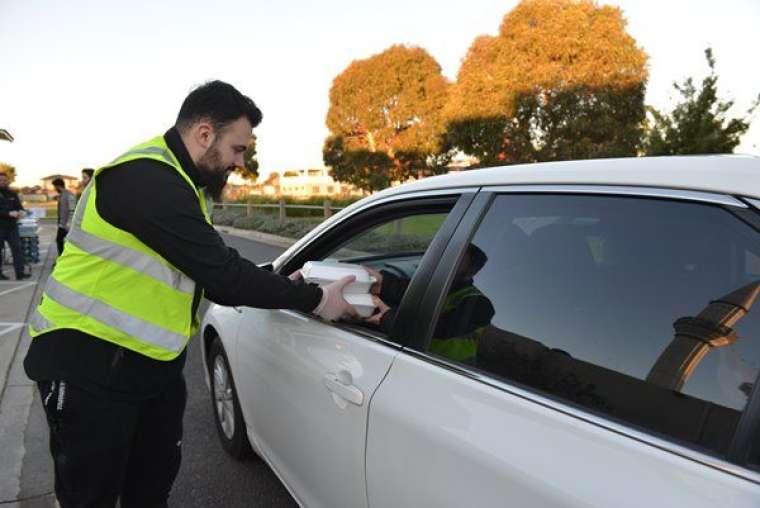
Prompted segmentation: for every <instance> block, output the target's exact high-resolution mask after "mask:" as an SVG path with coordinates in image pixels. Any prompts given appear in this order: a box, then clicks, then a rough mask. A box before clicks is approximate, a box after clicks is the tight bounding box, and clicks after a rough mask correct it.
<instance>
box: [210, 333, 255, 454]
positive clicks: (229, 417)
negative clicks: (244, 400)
mask: <svg viewBox="0 0 760 508" xmlns="http://www.w3.org/2000/svg"><path fill="white" fill-rule="evenodd" d="M208 369H209V377H210V379H211V407H212V411H213V412H214V421H215V422H216V431H217V433H218V434H219V440H220V441H221V442H222V447H223V448H224V451H226V452H227V453H228V454H229V455H230V456H232V457H233V458H235V459H237V460H243V459H245V458H248V457H250V456H251V452H252V450H251V444H250V443H249V442H248V435H247V434H246V425H245V421H244V420H243V413H242V411H241V410H240V401H239V399H238V395H237V390H236V389H235V382H234V380H233V379H232V370H231V369H230V362H229V360H228V359H227V353H226V352H225V351H224V346H223V345H222V340H221V339H220V338H219V337H214V340H213V342H212V343H211V347H210V348H209V354H208Z"/></svg>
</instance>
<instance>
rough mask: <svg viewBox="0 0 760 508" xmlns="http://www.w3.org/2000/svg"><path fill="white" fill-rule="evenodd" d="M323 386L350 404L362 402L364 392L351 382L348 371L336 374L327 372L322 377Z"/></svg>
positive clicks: (360, 403) (358, 404)
mask: <svg viewBox="0 0 760 508" xmlns="http://www.w3.org/2000/svg"><path fill="white" fill-rule="evenodd" d="M322 380H323V382H324V383H325V386H326V387H327V389H328V390H330V391H331V392H332V393H334V394H335V395H337V396H338V397H340V398H341V399H344V400H346V401H348V402H350V403H351V404H356V405H357V406H361V405H362V403H363V402H364V394H363V393H362V391H361V390H359V389H358V388H357V387H355V386H354V385H353V384H351V383H352V381H353V380H352V378H351V374H350V373H349V372H348V371H341V372H340V373H338V374H335V373H334V372H328V373H327V374H325V377H324V378H323V379H322Z"/></svg>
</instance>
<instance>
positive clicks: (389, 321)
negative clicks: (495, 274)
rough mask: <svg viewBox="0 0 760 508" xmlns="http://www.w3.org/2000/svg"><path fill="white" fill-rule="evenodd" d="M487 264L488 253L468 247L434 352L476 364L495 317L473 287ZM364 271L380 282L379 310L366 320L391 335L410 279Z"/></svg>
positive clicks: (377, 289) (376, 290)
mask: <svg viewBox="0 0 760 508" xmlns="http://www.w3.org/2000/svg"><path fill="white" fill-rule="evenodd" d="M487 261H488V257H487V256H486V254H485V252H483V251H482V250H481V249H480V248H478V247H477V246H476V245H475V244H472V243H471V244H469V245H468V246H467V250H466V251H465V254H464V257H463V258H462V261H461V263H460V264H459V266H458V267H457V272H456V274H455V275H454V281H453V283H452V285H451V289H450V290H449V294H448V295H447V296H446V301H445V303H444V307H443V310H442V311H441V315H440V317H439V318H438V324H437V326H436V328H435V333H434V334H433V340H432V343H431V345H430V351H431V352H433V353H436V354H439V355H441V356H445V357H446V358H449V359H451V360H456V361H459V362H463V363H467V364H471V365H474V364H475V360H476V357H477V352H478V343H479V337H480V335H481V334H482V332H483V329H484V328H485V327H486V326H488V325H489V324H490V323H491V319H492V318H493V315H494V308H493V305H492V304H491V301H490V300H489V299H488V298H487V297H486V296H485V295H484V294H483V293H481V292H480V290H478V288H476V287H475V286H474V284H473V277H474V276H475V275H476V274H477V273H478V272H479V271H480V270H481V269H482V268H483V266H485V264H486V262H487ZM364 268H365V269H366V270H367V271H368V272H369V273H370V275H372V276H373V277H374V278H375V279H376V281H377V282H375V283H374V284H373V285H372V288H371V289H370V292H371V293H372V295H373V301H374V303H375V306H376V307H377V309H378V311H377V312H376V313H375V314H373V315H372V316H370V317H368V318H366V320H365V321H366V322H367V323H370V324H372V325H375V326H377V327H379V328H380V329H381V330H382V331H384V332H386V333H388V332H389V331H390V330H391V329H392V328H393V323H394V321H395V319H396V314H397V311H398V305H399V303H400V302H401V299H402V297H403V296H404V293H405V292H406V289H407V287H408V286H409V282H410V279H407V278H403V277H399V276H397V275H394V274H393V273H391V272H389V271H387V270H379V271H378V270H375V269H374V268H371V267H368V266H364Z"/></svg>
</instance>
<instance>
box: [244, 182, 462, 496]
mask: <svg viewBox="0 0 760 508" xmlns="http://www.w3.org/2000/svg"><path fill="white" fill-rule="evenodd" d="M456 202H457V196H446V197H439V198H435V199H433V200H432V201H431V200H430V199H427V200H426V199H423V198H415V197H411V198H407V199H403V200H401V201H397V200H393V202H392V203H390V204H383V203H379V204H377V205H376V206H373V207H371V209H369V210H364V211H361V210H360V211H358V212H356V213H354V214H353V215H352V216H351V217H348V218H346V219H345V220H342V221H340V222H339V223H338V224H337V225H336V226H335V227H333V228H331V229H330V230H329V231H327V232H326V233H325V234H324V235H322V236H320V237H319V238H317V239H315V240H314V241H313V242H312V243H311V244H310V245H308V246H306V247H305V248H303V249H301V250H300V251H299V252H298V253H297V254H295V255H294V257H293V259H290V260H289V261H287V262H286V263H284V264H283V265H281V266H280V267H279V268H280V270H281V271H282V272H283V273H290V271H292V270H294V269H296V268H298V267H300V266H302V264H303V263H304V262H305V261H308V260H323V259H326V258H330V259H333V260H341V261H344V262H346V261H353V262H363V263H367V264H374V266H376V267H378V268H381V266H379V265H378V264H382V263H388V265H392V266H393V267H394V268H393V269H395V270H397V271H400V272H401V273H405V274H406V275H407V276H408V277H416V276H417V275H419V274H417V272H418V269H419V266H420V263H422V261H423V258H425V257H426V256H427V258H430V257H431V256H432V257H433V258H434V257H435V256H436V255H439V254H440V252H438V254H436V253H435V252H434V251H436V250H438V251H441V250H442V249H443V247H444V246H445V240H446V238H445V236H446V234H449V235H450V234H451V233H452V232H453V230H454V227H455V225H456V223H455V222H454V217H451V214H450V213H449V211H450V210H451V208H452V206H454V203H456ZM462 206H464V205H460V207H459V208H457V210H460V209H462ZM457 213H460V212H457ZM431 217H433V220H432V221H431ZM444 224H445V225H446V227H443V225H444ZM407 228H412V230H413V232H412V233H413V234H411V233H410V234H405V231H406V229H407ZM420 231H423V234H421V235H420V234H417V233H420ZM434 240H435V241H434ZM400 246H403V248H404V251H403V252H401V251H400V250H399V249H401V247H400ZM431 249H432V250H431ZM415 256H418V257H415ZM428 264H429V263H428ZM414 284H415V282H414V280H413V281H412V285H414ZM242 312H243V313H244V316H243V323H244V324H243V325H242V326H241V328H240V330H239V333H238V337H237V341H236V342H237V349H236V352H237V360H236V372H235V376H236V381H237V386H238V391H239V397H240V400H241V407H242V411H243V414H244V417H245V420H246V423H247V425H248V427H249V434H250V436H251V439H252V441H253V442H254V444H255V446H256V448H257V449H258V450H259V451H260V452H261V453H262V454H263V455H264V456H265V457H266V459H267V460H268V461H269V463H270V464H271V465H272V467H273V468H274V469H275V471H276V472H277V473H278V475H279V476H280V477H281V478H282V479H283V481H284V483H285V484H286V485H287V486H288V488H289V489H290V491H291V492H292V494H293V495H294V496H295V497H296V499H297V500H298V501H299V503H301V504H302V505H306V506H310V507H330V508H333V507H347V508H349V507H350V508H355V507H361V506H366V504H367V498H366V483H365V475H364V458H365V443H366V429H367V415H368V408H369V405H370V401H371V398H372V396H373V394H374V392H375V390H376V388H377V386H378V385H379V384H380V383H381V381H382V379H383V378H384V377H385V375H386V374H387V372H388V369H389V367H390V365H391V363H392V362H393V359H394V358H395V357H396V356H397V355H398V354H399V351H400V347H401V345H400V344H399V343H398V342H397V341H395V340H394V339H393V337H392V336H391V334H389V333H383V332H381V331H379V330H371V329H368V328H366V327H364V326H362V325H361V324H351V325H349V324H341V323H335V324H331V323H325V322H323V321H321V320H319V319H318V318H316V317H314V316H312V315H309V314H305V313H301V312H295V311H289V310H260V309H248V308H246V309H243V310H242ZM401 321H403V320H401Z"/></svg>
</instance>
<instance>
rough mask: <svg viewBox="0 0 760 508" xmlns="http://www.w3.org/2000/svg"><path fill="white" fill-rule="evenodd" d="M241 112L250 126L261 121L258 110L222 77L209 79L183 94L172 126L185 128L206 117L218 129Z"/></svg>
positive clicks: (236, 117) (222, 128)
mask: <svg viewBox="0 0 760 508" xmlns="http://www.w3.org/2000/svg"><path fill="white" fill-rule="evenodd" d="M242 116H245V117H246V118H248V121H249V122H251V126H252V127H256V126H257V125H258V124H260V123H261V111H260V110H259V108H257V107H256V104H255V103H254V102H253V101H252V100H251V99H250V98H249V97H246V96H245V95H243V94H242V93H240V92H238V91H237V89H236V88H235V87H234V86H232V85H230V84H229V83H225V82H223V81H218V80H217V81H209V82H208V83H204V84H203V85H201V86H199V87H198V88H196V89H195V90H193V91H192V92H190V95H188V96H187V97H186V98H185V101H184V102H183V103H182V107H181V108H180V109H179V115H177V121H176V123H175V126H176V127H177V129H178V130H180V131H185V130H187V129H189V128H190V127H192V126H193V125H195V124H196V123H197V122H199V121H200V120H202V119H206V120H208V121H209V122H210V123H211V125H212V127H213V128H214V130H215V131H216V132H217V133H219V132H221V131H223V130H224V128H225V127H226V126H227V125H229V124H230V123H232V122H234V121H235V120H237V119H238V118H240V117H242Z"/></svg>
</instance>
